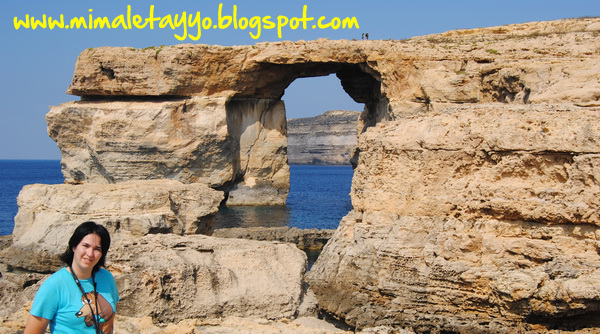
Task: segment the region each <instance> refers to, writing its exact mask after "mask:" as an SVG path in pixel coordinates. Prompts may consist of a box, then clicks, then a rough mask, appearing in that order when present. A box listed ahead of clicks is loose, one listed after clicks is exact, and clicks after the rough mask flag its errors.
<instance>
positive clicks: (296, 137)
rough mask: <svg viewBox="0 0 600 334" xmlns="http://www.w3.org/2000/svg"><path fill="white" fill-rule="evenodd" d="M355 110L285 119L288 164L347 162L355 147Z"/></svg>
mask: <svg viewBox="0 0 600 334" xmlns="http://www.w3.org/2000/svg"><path fill="white" fill-rule="evenodd" d="M359 116H360V112H358V111H344V110H332V111H328V112H326V113H324V114H322V115H319V116H316V117H306V118H296V119H288V121H287V124H288V162H289V163H290V164H317V165H349V164H350V159H351V158H352V156H353V154H354V150H355V149H356V141H357V139H356V137H357V127H358V118H359Z"/></svg>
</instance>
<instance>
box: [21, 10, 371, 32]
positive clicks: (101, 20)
mask: <svg viewBox="0 0 600 334" xmlns="http://www.w3.org/2000/svg"><path fill="white" fill-rule="evenodd" d="M237 9H238V8H237V6H236V5H234V6H233V10H232V12H231V13H226V14H231V15H224V14H223V4H222V3H221V4H219V9H218V13H217V18H216V19H213V18H212V17H210V16H202V15H201V13H200V11H197V12H195V13H187V12H185V11H184V12H182V13H181V14H174V15H171V14H168V15H165V16H155V15H154V5H151V6H150V10H149V13H148V15H147V16H144V17H143V16H141V15H139V14H134V13H132V8H131V5H128V6H127V13H126V14H120V15H117V16H115V17H106V16H99V17H95V16H94V15H93V9H89V11H88V12H89V14H88V15H87V17H86V16H76V17H72V18H71V19H70V20H68V23H67V24H65V18H64V15H63V14H60V17H59V18H58V19H57V18H53V17H52V16H47V15H46V14H43V15H42V17H41V18H39V17H38V18H35V17H33V16H30V15H29V14H26V15H25V18H19V17H17V16H15V17H14V26H15V29H16V30H19V29H31V30H36V29H50V30H53V29H88V30H90V29H124V30H129V29H156V28H158V29H172V30H174V31H176V33H175V34H174V36H175V38H177V39H178V40H180V41H183V40H185V39H187V38H189V39H191V40H194V41H197V40H199V39H200V37H201V36H202V32H203V31H206V30H210V29H215V30H217V29H218V30H223V29H232V28H233V29H236V30H237V29H239V30H248V32H249V34H250V37H252V39H258V38H260V36H261V33H262V31H263V30H273V29H277V37H279V38H282V35H283V30H284V29H291V30H296V29H304V30H306V29H333V30H337V29H359V28H360V27H359V25H358V20H357V19H356V17H345V18H339V17H333V18H327V17H325V16H320V17H319V18H315V17H313V16H308V14H307V12H308V8H307V6H306V5H304V7H303V8H302V16H301V17H296V16H294V17H287V16H284V15H279V16H277V17H272V16H269V15H267V16H252V17H245V16H241V15H239V14H238V11H237Z"/></svg>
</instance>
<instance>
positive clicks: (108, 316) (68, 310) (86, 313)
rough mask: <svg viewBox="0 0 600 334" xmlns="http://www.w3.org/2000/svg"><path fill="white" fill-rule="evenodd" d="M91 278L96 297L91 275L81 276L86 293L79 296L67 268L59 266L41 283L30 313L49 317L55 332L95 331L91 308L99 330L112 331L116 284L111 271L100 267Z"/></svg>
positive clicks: (56, 333) (79, 293) (51, 328)
mask: <svg viewBox="0 0 600 334" xmlns="http://www.w3.org/2000/svg"><path fill="white" fill-rule="evenodd" d="M94 278H95V281H96V292H97V298H96V297H95V296H94V293H93V291H94V285H93V281H92V279H91V278H90V279H87V280H80V282H81V285H82V287H83V289H84V291H85V292H86V296H82V293H81V290H80V289H79V286H78V285H77V283H76V282H75V279H74V278H73V275H71V273H70V272H69V271H68V270H67V269H66V268H62V269H60V270H59V271H57V272H56V273H54V274H53V275H52V276H50V277H48V278H47V279H46V280H45V281H44V282H43V283H42V286H41V287H40V289H39V290H38V292H37V294H36V295H35V299H34V300H33V306H32V307H31V314H32V315H34V316H37V317H42V318H45V319H48V320H50V332H52V333H54V334H71V333H73V334H77V333H95V332H96V330H95V328H94V325H93V321H92V319H93V317H92V316H91V310H94V313H96V314H98V315H99V317H100V319H99V320H100V321H99V325H100V329H101V332H102V333H104V334H106V333H112V331H113V324H114V318H115V313H116V303H117V302H118V301H119V294H118V292H117V285H116V284H115V279H114V278H113V276H112V274H111V273H110V272H109V271H108V270H105V269H102V268H101V269H100V270H99V271H98V272H96V273H95V274H94ZM88 300H89V301H90V303H88ZM96 310H99V312H97V311H96Z"/></svg>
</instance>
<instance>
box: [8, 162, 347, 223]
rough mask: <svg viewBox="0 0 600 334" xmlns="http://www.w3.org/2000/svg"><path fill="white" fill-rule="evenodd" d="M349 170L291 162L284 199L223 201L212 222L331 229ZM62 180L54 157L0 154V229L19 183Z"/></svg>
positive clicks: (12, 209) (13, 207)
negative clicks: (243, 203)
mask: <svg viewBox="0 0 600 334" xmlns="http://www.w3.org/2000/svg"><path fill="white" fill-rule="evenodd" d="M352 174H353V171H352V167H351V166H317V165H291V166H290V193H289V195H288V198H287V204H286V205H279V206H259V207H221V208H220V209H219V212H218V213H217V214H216V216H215V223H214V226H213V227H214V228H215V229H217V228H229V227H251V226H271V227H275V226H290V227H297V228H301V229H310V228H317V229H335V228H337V226H338V225H339V222H340V220H341V219H342V217H344V216H345V215H346V214H347V213H348V212H349V211H350V210H351V209H352V203H351V201H350V186H351V183H352ZM63 182H64V178H63V176H62V173H61V167H60V161H58V160H0V235H9V234H12V230H13V228H14V217H15V215H16V214H17V210H18V207H17V196H18V195H19V192H20V191H21V189H22V188H23V186H25V185H27V184H34V183H41V184H61V183H63Z"/></svg>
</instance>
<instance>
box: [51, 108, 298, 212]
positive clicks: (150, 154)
mask: <svg viewBox="0 0 600 334" xmlns="http://www.w3.org/2000/svg"><path fill="white" fill-rule="evenodd" d="M46 120H47V122H48V133H49V134H50V137H52V139H54V140H55V141H56V142H57V144H58V147H59V148H60V149H61V152H62V161H61V164H62V168H63V175H64V177H65V181H66V182H68V183H117V182H125V181H129V180H150V179H173V180H178V181H181V182H183V183H202V184H206V185H208V186H210V187H213V188H218V189H221V190H225V191H228V192H231V194H230V196H229V197H230V200H229V204H230V205H236V204H241V205H243V204H247V205H276V204H284V203H285V199H286V198H287V194H288V189H289V167H288V165H287V159H286V155H285V148H286V146H287V138H286V136H285V133H286V131H285V124H286V122H285V109H284V107H283V104H282V103H273V101H271V100H258V101H256V100H252V101H242V100H240V101H228V100H227V99H225V98H217V97H213V98H201V97H196V98H185V99H182V98H176V99H166V100H165V99H163V100H154V101H152V100H149V101H140V100H133V101H132V100H121V101H113V100H101V101H98V100H93V101H87V100H86V101H78V102H69V103H64V104H61V105H60V106H56V107H52V108H51V109H50V112H49V113H48V114H47V115H46ZM233 187H235V190H237V192H236V191H235V190H234V189H232V188H233ZM240 188H243V191H244V193H243V194H241V193H242V190H240Z"/></svg>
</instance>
